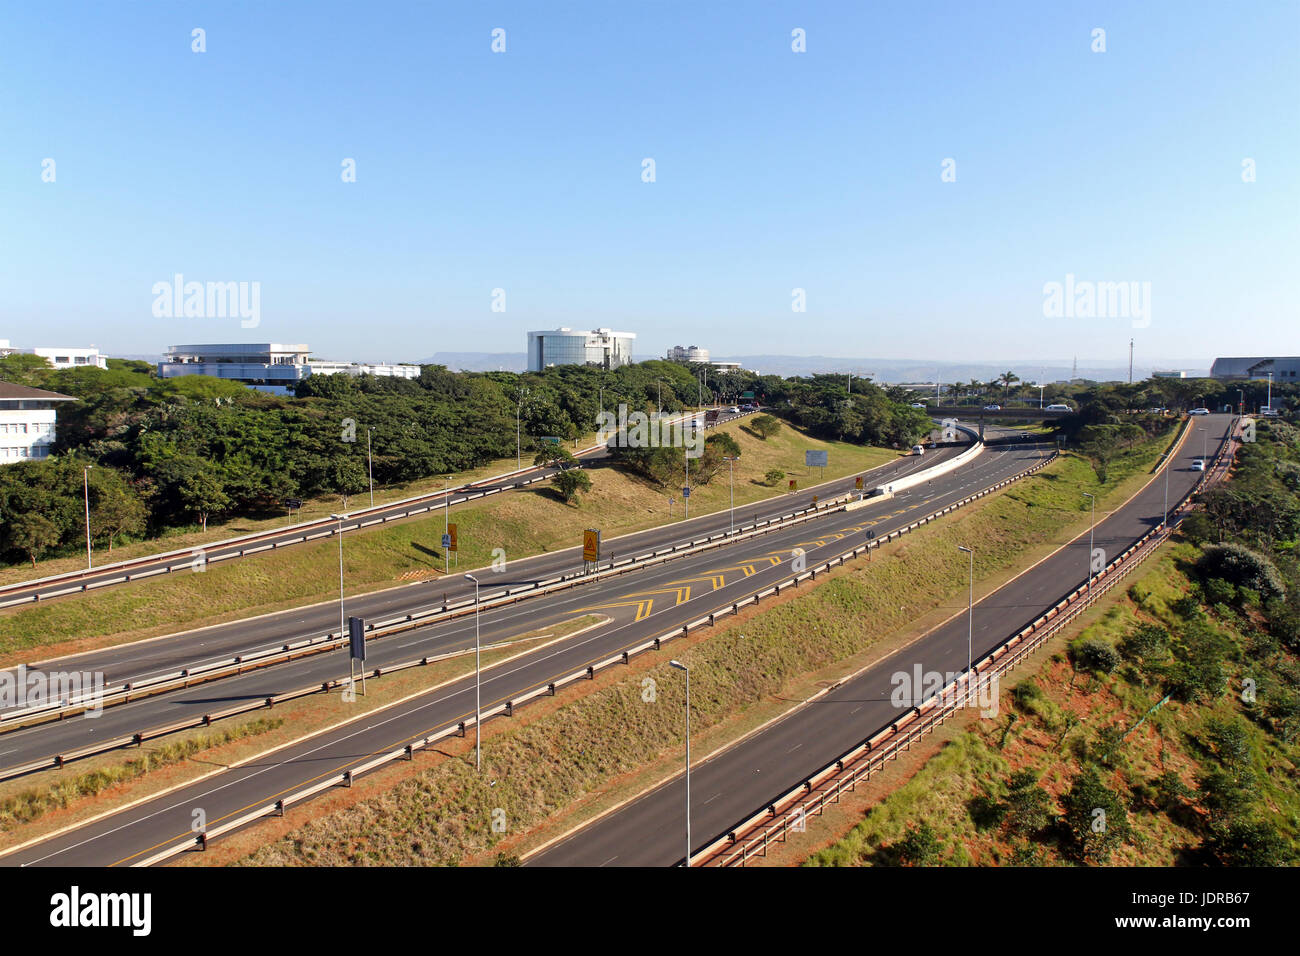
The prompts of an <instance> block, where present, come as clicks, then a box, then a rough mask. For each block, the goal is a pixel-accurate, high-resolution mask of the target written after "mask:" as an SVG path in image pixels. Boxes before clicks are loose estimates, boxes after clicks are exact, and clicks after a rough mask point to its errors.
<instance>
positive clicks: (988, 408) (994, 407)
mask: <svg viewBox="0 0 1300 956" xmlns="http://www.w3.org/2000/svg"><path fill="white" fill-rule="evenodd" d="M984 411H986V412H1000V411H1002V406H1001V405H985V406H984Z"/></svg>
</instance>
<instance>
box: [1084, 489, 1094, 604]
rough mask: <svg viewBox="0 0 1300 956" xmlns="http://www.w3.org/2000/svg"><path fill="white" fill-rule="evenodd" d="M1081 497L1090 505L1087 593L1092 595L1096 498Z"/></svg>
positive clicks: (1089, 496)
mask: <svg viewBox="0 0 1300 956" xmlns="http://www.w3.org/2000/svg"><path fill="white" fill-rule="evenodd" d="M1083 496H1084V497H1085V498H1087V499H1088V500H1089V501H1090V502H1091V503H1092V523H1091V524H1089V525H1088V593H1089V594H1091V593H1092V550H1093V548H1092V535H1093V531H1094V530H1095V529H1096V527H1097V498H1096V496H1094V495H1091V494H1089V493H1088V492H1086V491H1085V492H1084V493H1083Z"/></svg>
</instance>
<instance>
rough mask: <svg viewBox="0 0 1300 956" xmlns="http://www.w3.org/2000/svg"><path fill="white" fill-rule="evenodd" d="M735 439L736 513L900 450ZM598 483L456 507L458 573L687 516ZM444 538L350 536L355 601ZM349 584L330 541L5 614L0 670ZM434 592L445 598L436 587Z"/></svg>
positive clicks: (606, 480)
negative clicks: (570, 496) (785, 476)
mask: <svg viewBox="0 0 1300 956" xmlns="http://www.w3.org/2000/svg"><path fill="white" fill-rule="evenodd" d="M724 431H729V432H730V433H731V434H732V435H733V436H734V437H735V438H736V439H737V440H738V441H739V443H740V446H741V456H740V460H739V461H738V462H736V466H735V472H736V473H735V495H736V504H737V505H741V504H747V503H750V502H753V501H758V500H761V499H763V498H768V497H771V496H773V495H777V494H780V493H781V492H780V491H778V490H776V489H773V488H770V487H768V486H766V485H765V484H763V483H762V480H763V476H764V475H765V474H766V473H767V472H768V471H769V470H770V469H773V468H777V469H780V470H782V471H785V472H787V473H789V474H790V475H791V476H797V477H798V478H799V479H800V484H801V485H803V486H805V487H806V486H807V485H809V484H811V483H812V482H813V481H820V480H821V478H820V475H819V474H817V472H818V471H820V469H817V470H814V472H813V473H812V475H810V476H808V477H805V472H806V471H807V469H805V468H804V464H803V460H804V451H805V449H809V448H812V449H827V450H829V452H830V465H829V467H827V469H826V479H827V480H830V479H832V478H837V477H841V476H844V475H851V474H855V473H857V472H860V471H864V470H866V469H868V468H874V467H876V466H878V465H881V464H883V463H885V462H888V461H892V460H894V459H895V458H896V457H897V452H894V451H890V450H885V449H879V448H862V447H859V446H855V445H849V444H844V443H839V442H829V443H828V442H822V441H818V440H816V439H812V438H808V437H807V436H805V435H803V434H801V433H799V432H798V431H796V430H794V429H791V428H789V427H788V426H782V428H781V431H780V432H779V433H777V435H775V436H774V437H772V438H769V439H768V440H766V441H763V440H761V439H758V438H756V437H754V436H752V435H750V434H749V433H748V432H745V431H743V430H741V429H740V428H738V427H734V428H729V429H724ZM591 476H592V483H593V489H592V491H591V492H590V493H589V494H585V495H583V496H582V499H581V502H580V504H578V505H576V506H575V505H567V504H564V503H563V502H562V501H561V500H559V498H558V497H557V496H556V495H555V493H554V492H553V491H552V490H551V489H550V487H549V485H547V484H545V483H539V484H537V485H534V486H532V487H530V488H526V489H523V490H519V491H510V492H507V493H505V494H501V495H494V496H492V497H490V498H487V499H484V500H482V501H479V502H475V503H473V504H470V505H461V506H459V507H454V508H452V509H451V518H452V520H453V521H454V522H455V523H456V524H457V525H458V530H459V535H458V537H459V544H460V548H461V551H460V553H459V568H457V567H456V565H453V566H452V572H453V574H459V573H460V572H461V571H468V570H470V569H471V568H475V567H482V566H485V565H487V564H489V563H490V562H491V561H492V559H493V549H496V548H501V549H503V550H504V552H505V555H506V559H507V561H511V560H517V559H520V558H524V557H528V556H529V555H533V554H538V553H541V552H546V551H554V550H558V549H564V548H570V547H574V546H576V545H578V544H581V542H582V530H583V529H584V528H590V527H593V526H596V527H600V528H601V529H602V531H603V532H604V537H605V540H606V542H609V539H610V538H612V537H614V536H616V535H620V534H626V533H628V532H632V531H638V530H642V529H645V528H649V527H653V526H655V525H658V524H661V523H663V522H665V521H667V520H668V518H669V511H668V497H669V494H670V493H672V494H674V495H675V496H677V497H678V501H677V503H676V504H675V505H674V506H673V509H672V517H673V518H681V517H682V504H681V500H680V489H664V488H659V487H657V486H654V485H652V484H650V483H649V482H647V481H644V480H642V479H640V478H637V477H635V476H631V475H628V474H625V473H623V472H621V471H617V470H615V469H613V468H609V467H601V468H595V469H593V470H592V471H591ZM782 487H784V485H782ZM691 503H692V507H691V513H692V514H693V515H696V516H698V515H700V514H705V513H709V512H714V511H718V510H721V509H723V508H726V507H727V506H728V503H729V485H728V475H727V472H726V470H721V471H719V472H718V474H717V475H716V476H715V477H714V479H713V480H712V481H711V482H710V483H709V484H707V485H700V486H697V487H694V488H692V492H691ZM442 533H443V515H442V514H441V513H439V514H435V515H431V516H428V517H423V518H417V519H412V520H410V521H403V522H400V523H397V524H391V525H386V526H376V527H374V528H369V529H366V530H364V531H360V532H349V533H348V534H347V535H346V536H345V539H346V540H345V542H344V572H345V576H346V580H347V586H348V591H349V593H352V594H355V593H358V592H361V591H366V590H374V589H378V588H382V587H387V586H392V585H395V584H399V583H401V582H402V581H403V580H411V579H430V578H433V579H436V578H438V577H440V576H441V575H442V567H443V553H442V550H441V537H442ZM617 548H618V545H617V543H616V542H609V543H607V544H606V549H605V550H606V556H608V554H609V552H610V551H611V550H613V551H617ZM338 581H339V570H338V544H337V542H336V541H335V540H334V539H332V538H330V539H324V540H322V541H318V542H312V543H310V544H304V545H294V546H293V547H291V548H286V549H285V550H283V551H280V552H268V553H265V554H260V555H256V556H252V557H249V558H244V559H238V560H234V561H227V562H221V563H217V564H213V565H210V566H209V567H208V568H207V570H206V571H204V572H203V573H202V574H192V573H180V574H169V575H164V576H162V577H158V578H153V579H149V580H145V581H141V582H139V583H138V584H127V585H119V586H117V587H113V588H109V589H107V590H104V591H101V592H95V593H91V594H86V595H81V596H78V597H75V598H70V599H68V600H63V601H53V602H51V603H49V604H45V605H33V606H23V607H22V608H19V609H12V610H9V611H5V612H0V664H4V663H16V662H18V661H19V660H30V659H31V658H32V654H31V651H33V650H36V649H39V650H40V651H41V652H42V653H43V654H50V653H67V652H70V651H74V650H83V649H89V648H90V647H95V646H105V645H109V644H117V643H123V642H126V641H129V640H136V639H139V638H143V637H150V636H153V635H156V634H165V633H170V632H174V631H177V630H180V629H183V628H189V627H200V626H204V625H209V624H216V623H220V622H223V621H229V620H234V619H237V618H241V617H245V616H247V615H250V614H258V613H265V612H268V611H275V610H282V609H284V608H289V607H296V606H300V605H303V604H308V603H311V602H314V601H324V600H329V599H331V598H333V597H336V596H337V595H338ZM430 594H431V596H432V595H435V594H437V590H436V585H435V586H434V589H433V590H432V591H431V592H430ZM60 645H62V646H60ZM19 654H21V656H19Z"/></svg>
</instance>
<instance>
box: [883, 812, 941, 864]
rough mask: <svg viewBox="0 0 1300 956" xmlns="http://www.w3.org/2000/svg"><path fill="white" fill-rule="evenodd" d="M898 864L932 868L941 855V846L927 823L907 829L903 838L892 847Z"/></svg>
mask: <svg viewBox="0 0 1300 956" xmlns="http://www.w3.org/2000/svg"><path fill="white" fill-rule="evenodd" d="M894 849H895V852H896V854H897V856H898V862H900V863H902V864H903V865H904V866H934V865H935V864H936V863H938V862H939V858H940V856H941V855H942V854H943V844H942V843H941V842H940V841H939V837H938V836H937V835H936V834H935V832H934V828H933V827H932V826H930V824H929V823H925V822H922V823H921V825H920V826H916V825H915V824H914V825H912V826H910V827H908V830H907V835H906V836H904V837H903V838H902V839H901V840H899V841H898V843H897V844H896V845H895V847H894Z"/></svg>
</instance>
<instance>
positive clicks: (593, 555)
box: [582, 528, 600, 561]
mask: <svg viewBox="0 0 1300 956" xmlns="http://www.w3.org/2000/svg"><path fill="white" fill-rule="evenodd" d="M582 560H584V561H599V560H600V529H598V528H588V529H587V530H586V531H584V532H582Z"/></svg>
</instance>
